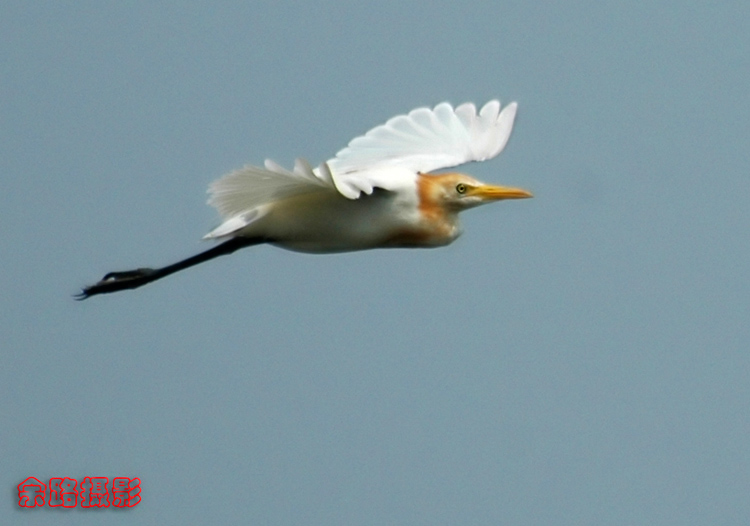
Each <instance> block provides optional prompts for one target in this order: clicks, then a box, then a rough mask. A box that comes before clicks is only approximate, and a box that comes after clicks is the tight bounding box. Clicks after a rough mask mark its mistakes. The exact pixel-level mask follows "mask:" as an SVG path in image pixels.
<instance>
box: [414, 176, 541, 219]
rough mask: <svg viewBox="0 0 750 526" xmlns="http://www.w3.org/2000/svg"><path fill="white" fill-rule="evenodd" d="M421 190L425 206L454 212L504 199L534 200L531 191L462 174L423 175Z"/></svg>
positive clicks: (419, 184)
mask: <svg viewBox="0 0 750 526" xmlns="http://www.w3.org/2000/svg"><path fill="white" fill-rule="evenodd" d="M418 188H419V194H420V201H421V202H422V203H430V204H432V205H437V206H441V207H443V208H446V209H449V210H453V211H455V212H460V211H461V210H466V209H467V208H473V207H475V206H479V205H483V204H485V203H491V202H493V201H499V200H501V199H524V198H527V197H533V195H532V194H531V192H528V191H526V190H522V189H521V188H512V187H509V186H495V185H489V184H485V183H483V182H481V181H478V180H476V179H474V178H473V177H471V176H469V175H466V174H462V173H447V174H438V175H433V174H420V176H419V179H418Z"/></svg>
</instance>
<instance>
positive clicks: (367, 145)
mask: <svg viewBox="0 0 750 526" xmlns="http://www.w3.org/2000/svg"><path fill="white" fill-rule="evenodd" d="M516 108H517V105H516V103H515V102H513V103H511V104H508V105H507V106H506V107H505V108H503V110H502V111H500V102H499V101H497V100H492V101H490V102H488V103H487V104H485V105H484V106H483V107H482V109H481V110H480V111H479V112H478V113H477V110H476V107H475V106H474V105H473V104H471V103H466V104H462V105H460V106H458V107H457V108H456V109H453V107H452V106H451V105H450V104H448V103H447V102H443V103H441V104H438V105H437V106H435V108H433V109H430V108H417V109H416V110H413V111H411V112H409V114H408V115H399V116H397V117H393V118H392V119H389V120H388V121H387V122H386V123H385V124H383V125H381V126H378V127H376V128H373V129H372V130H370V131H368V132H367V133H366V134H365V135H362V136H360V137H357V138H355V139H354V140H352V141H351V142H350V143H349V145H348V146H347V147H346V148H344V149H343V150H341V151H339V152H338V153H337V154H336V156H335V157H334V158H333V159H331V160H329V161H328V165H329V166H330V168H331V172H332V173H333V176H334V180H336V182H337V186H339V185H340V184H341V185H344V184H347V185H353V186H358V184H356V183H352V182H350V181H349V180H350V179H353V178H362V177H367V173H368V172H369V171H371V170H372V169H373V168H383V167H386V166H392V167H402V168H407V169H409V170H412V171H414V172H430V171H432V170H437V169H440V168H449V167H452V166H458V165H459V164H464V163H467V162H471V161H484V160H487V159H491V158H492V157H495V156H496V155H498V154H499V153H500V152H501V151H502V150H503V148H504V147H505V145H506V144H507V142H508V139H509V137H510V133H511V131H512V129H513V121H514V119H515V115H516Z"/></svg>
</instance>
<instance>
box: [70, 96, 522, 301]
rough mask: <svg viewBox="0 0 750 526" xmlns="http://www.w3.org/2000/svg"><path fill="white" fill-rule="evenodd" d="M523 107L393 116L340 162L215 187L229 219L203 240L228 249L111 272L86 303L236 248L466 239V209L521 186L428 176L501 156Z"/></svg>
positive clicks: (319, 249) (269, 167)
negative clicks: (461, 218) (462, 233)
mask: <svg viewBox="0 0 750 526" xmlns="http://www.w3.org/2000/svg"><path fill="white" fill-rule="evenodd" d="M516 107H517V105H516V103H515V102H514V103H511V104H508V105H507V106H505V108H503V109H502V111H501V110H500V102H498V101H497V100H492V101H490V102H488V103H487V104H485V105H484V106H483V107H482V109H481V110H480V111H479V112H477V111H476V107H475V106H474V105H473V104H471V103H466V104H462V105H460V106H458V107H457V108H455V109H454V108H453V107H452V106H451V105H450V104H448V103H447V102H444V103H442V104H438V105H437V106H435V107H434V108H433V109H430V108H418V109H416V110H413V111H412V112H410V113H409V114H408V115H399V116H397V117H393V118H392V119H390V120H389V121H388V122H386V123H385V124H383V125H381V126H378V127H376V128H373V129H372V130H370V131H369V132H367V133H366V134H365V135H363V136H361V137H357V138H356V139H354V140H352V141H351V142H350V143H349V145H348V146H347V147H346V148H344V149H343V150H341V151H339V152H338V153H337V154H336V156H335V157H334V158H333V159H330V160H328V161H327V162H324V163H322V164H321V165H320V166H319V167H318V168H315V169H314V168H312V167H311V166H310V165H309V164H308V163H307V162H306V161H304V160H301V159H298V160H297V161H296V162H295V165H294V168H293V169H292V170H287V169H285V168H282V167H281V166H279V165H278V164H276V163H274V162H273V161H271V160H266V162H265V167H264V168H259V167H257V166H245V167H244V168H241V169H239V170H236V171H234V172H231V173H229V174H227V175H225V176H224V177H222V178H221V179H219V180H217V181H215V182H213V183H212V184H211V185H210V187H209V194H210V198H209V200H208V203H209V204H210V205H212V206H214V207H216V209H217V210H218V211H219V214H220V215H221V217H222V219H223V222H222V223H221V224H220V225H219V226H218V227H217V228H215V229H214V230H213V231H211V232H209V233H208V234H207V235H206V236H205V237H204V239H219V240H224V242H223V243H221V244H219V245H217V246H215V247H213V248H211V249H210V250H207V251H205V252H202V253H200V254H197V255H195V256H193V257H190V258H187V259H185V260H182V261H179V262H177V263H174V264H172V265H169V266H166V267H163V268H155V269H154V268H139V269H135V270H130V271H125V272H110V273H109V274H107V275H106V276H104V278H102V280H101V281H99V282H98V283H96V284H94V285H91V286H89V287H85V288H83V290H82V291H81V293H80V294H78V295H77V298H78V299H86V298H88V297H89V296H93V295H96V294H103V293H108V292H115V291H118V290H125V289H134V288H137V287H140V286H141V285H145V284H146V283H150V282H152V281H156V280H157V279H161V278H163V277H165V276H168V275H170V274H173V273H175V272H178V271H180V270H182V269H185V268H188V267H192V266H193V265H197V264H198V263H202V262H204V261H207V260H209V259H213V258H215V257H217V256H221V255H225V254H231V253H232V252H234V251H235V250H237V249H240V248H243V247H248V246H252V245H258V244H261V243H269V244H271V245H276V246H279V247H282V248H286V249H289V250H295V251H300V252H314V253H330V252H345V251H352V250H364V249H369V248H385V247H402V248H407V247H439V246H443V245H447V244H449V243H451V242H452V241H453V240H455V239H456V238H457V237H458V236H459V234H460V226H459V219H458V214H459V212H461V211H463V210H465V209H467V208H472V207H475V206H479V205H481V204H484V203H489V202H493V201H498V200H501V199H522V198H525V197H531V196H532V195H531V193H530V192H527V191H526V190H522V189H520V188H511V187H506V186H493V185H488V184H485V183H482V182H480V181H478V180H476V179H474V178H473V177H470V176H468V175H465V174H461V173H441V174H433V173H430V172H432V171H433V170H438V169H441V168H449V167H453V166H458V165H460V164H464V163H468V162H471V161H485V160H487V159H492V158H493V157H495V156H496V155H498V154H499V153H500V152H501V151H502V150H503V148H504V147H505V145H506V143H507V142H508V138H509V137H510V133H511V130H512V128H513V121H514V119H515V116H516Z"/></svg>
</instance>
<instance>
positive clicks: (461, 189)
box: [456, 183, 466, 194]
mask: <svg viewBox="0 0 750 526" xmlns="http://www.w3.org/2000/svg"><path fill="white" fill-rule="evenodd" d="M456 192H458V193H459V194H465V193H466V185H465V184H464V183H458V184H457V185H456Z"/></svg>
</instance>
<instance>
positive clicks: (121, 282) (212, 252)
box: [75, 237, 268, 300]
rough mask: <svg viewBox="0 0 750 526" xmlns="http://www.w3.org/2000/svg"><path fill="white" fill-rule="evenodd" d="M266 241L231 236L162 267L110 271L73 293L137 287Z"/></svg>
mask: <svg viewBox="0 0 750 526" xmlns="http://www.w3.org/2000/svg"><path fill="white" fill-rule="evenodd" d="M266 242H268V240H267V239H265V238H243V237H233V238H232V239H229V240H228V241H225V242H223V243H222V244H221V245H217V246H215V247H213V248H211V249H209V250H206V251H205V252H201V253H200V254H196V255H195V256H192V257H189V258H187V259H183V260H182V261H178V262H177V263H173V264H172V265H168V266H166V267H162V268H138V269H135V270H126V271H123V272H110V273H108V274H106V275H105V276H104V277H103V278H102V279H101V281H99V282H98V283H94V284H93V285H90V286H88V287H84V288H83V289H81V292H80V293H79V294H76V295H75V298H76V299H77V300H85V299H86V298H89V297H91V296H95V295H97V294H106V293H109V292H117V291H118V290H127V289H137V288H138V287H140V286H142V285H145V284H147V283H151V282H152V281H156V280H157V279H161V278H163V277H165V276H169V275H170V274H174V273H175V272H179V271H180V270H183V269H186V268H188V267H192V266H194V265H197V264H199V263H203V262H204V261H208V260H209V259H213V258H215V257H219V256H224V255H227V254H231V253H232V252H234V251H236V250H239V249H240V248H244V247H249V246H252V245H258V244H260V243H266Z"/></svg>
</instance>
